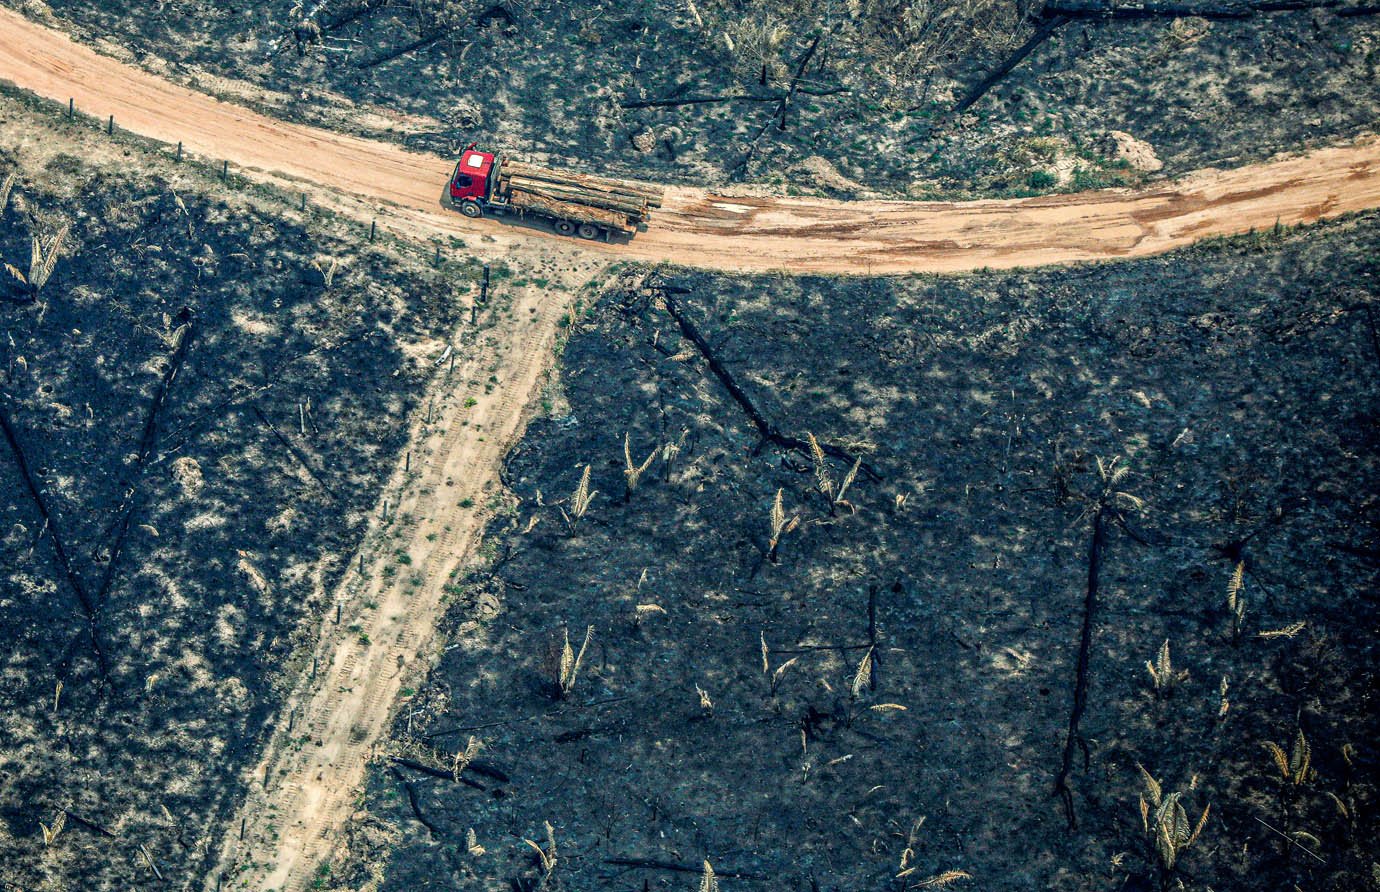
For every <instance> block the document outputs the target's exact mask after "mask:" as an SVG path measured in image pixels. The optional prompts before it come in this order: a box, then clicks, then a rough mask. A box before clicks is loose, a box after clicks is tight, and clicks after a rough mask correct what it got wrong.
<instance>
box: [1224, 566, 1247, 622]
mask: <svg viewBox="0 0 1380 892" xmlns="http://www.w3.org/2000/svg"><path fill="white" fill-rule="evenodd" d="M1245 589H1246V562H1245V561H1237V562H1236V569H1235V570H1233V571H1232V574H1231V579H1230V580H1228V581H1227V613H1229V614H1230V615H1231V632H1232V635H1240V634H1241V624H1242V621H1243V620H1244V619H1245V618H1246V590H1245Z"/></svg>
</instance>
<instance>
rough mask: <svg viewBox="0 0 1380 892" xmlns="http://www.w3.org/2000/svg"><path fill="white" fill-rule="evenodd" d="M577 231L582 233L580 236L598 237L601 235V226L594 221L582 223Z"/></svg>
mask: <svg viewBox="0 0 1380 892" xmlns="http://www.w3.org/2000/svg"><path fill="white" fill-rule="evenodd" d="M575 231H576V232H578V233H579V234H580V238H584V239H596V238H598V237H599V227H598V226H595V225H594V224H593V223H581V224H580V225H579V227H578V228H577V229H576V230H575Z"/></svg>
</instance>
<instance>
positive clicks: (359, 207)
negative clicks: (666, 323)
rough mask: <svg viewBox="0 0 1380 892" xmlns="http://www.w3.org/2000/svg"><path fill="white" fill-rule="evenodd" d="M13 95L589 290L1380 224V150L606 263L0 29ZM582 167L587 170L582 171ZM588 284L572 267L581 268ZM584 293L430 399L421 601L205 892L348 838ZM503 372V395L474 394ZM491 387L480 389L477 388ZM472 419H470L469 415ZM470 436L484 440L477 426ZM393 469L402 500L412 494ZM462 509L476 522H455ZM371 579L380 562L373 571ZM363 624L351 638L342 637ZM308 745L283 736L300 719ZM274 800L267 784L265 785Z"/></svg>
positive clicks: (695, 222) (818, 213)
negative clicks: (23, 93)
mask: <svg viewBox="0 0 1380 892" xmlns="http://www.w3.org/2000/svg"><path fill="white" fill-rule="evenodd" d="M0 79H3V80H8V81H11V82H13V83H14V84H16V85H17V86H19V87H21V88H24V89H28V90H32V91H33V92H35V93H36V94H38V95H41V96H44V97H47V98H49V99H53V100H56V101H58V102H62V103H65V102H66V101H67V99H68V98H69V97H71V98H73V99H75V101H76V104H77V106H78V108H79V109H80V110H82V111H83V112H84V113H86V114H90V115H95V116H99V117H101V118H105V117H106V116H108V115H114V116H115V119H116V123H117V124H118V126H120V127H121V128H123V129H126V130H130V131H133V132H136V133H139V134H142V135H144V136H148V137H152V138H155V139H158V140H162V141H164V142H167V143H177V142H179V141H181V142H182V143H183V144H184V146H185V148H186V150H187V151H188V152H189V153H192V154H193V155H197V156H200V157H202V158H205V159H209V160H216V161H219V160H220V159H227V160H229V161H230V163H231V164H232V165H233V166H234V167H235V168H236V170H237V172H239V173H241V174H246V175H250V176H253V177H256V178H259V179H262V180H265V181H269V182H275V183H278V184H285V185H288V186H290V187H291V188H293V189H297V190H301V191H305V192H309V193H310V194H311V195H312V196H313V198H314V200H316V201H318V202H319V203H322V204H326V205H329V206H331V207H333V208H335V209H337V210H341V211H343V212H345V213H348V214H351V215H353V216H355V217H357V218H359V219H361V220H364V221H367V220H370V219H373V218H375V217H377V218H378V219H379V221H380V224H381V225H383V226H384V227H385V228H388V229H392V230H394V231H396V232H399V233H403V234H407V235H410V236H412V237H427V236H433V235H435V234H438V233H445V234H454V235H458V236H460V237H462V238H465V239H466V240H467V242H469V243H471V244H473V243H476V242H480V241H481V239H480V238H478V237H480V236H482V237H484V240H483V244H482V245H480V246H477V247H478V248H479V250H481V251H482V252H484V253H486V254H494V255H496V256H497V255H505V256H509V257H514V258H516V257H518V256H521V255H522V252H524V251H528V252H529V254H528V256H534V254H535V253H536V252H538V251H540V252H543V253H548V254H549V253H550V252H551V251H552V250H553V249H558V250H559V251H561V252H562V253H566V252H574V251H576V250H581V249H583V250H584V252H586V253H585V259H584V261H583V262H582V263H581V264H575V265H577V266H583V268H582V269H579V270H578V271H577V272H575V273H573V274H572V275H571V276H570V277H569V278H570V280H569V281H567V282H566V283H565V284H566V285H567V286H568V287H575V286H577V285H578V284H579V282H580V281H582V280H586V279H587V278H588V277H589V276H590V275H592V274H593V273H594V272H595V269H596V267H597V266H598V265H599V264H601V263H602V262H605V261H609V260H614V259H629V260H645V261H668V262H672V263H678V264H684V265H687V266H695V267H704V268H711V269H718V270H725V271H745V272H750V271H773V270H786V271H790V272H825V273H856V274H866V273H876V274H883V273H905V272H956V271H963V270H970V269H976V268H980V267H992V268H1000V267H1011V266H1034V265H1039V264H1048V263H1060V262H1073V261H1089V260H1102V259H1111V258H1119V257H1136V256H1144V255H1148V254H1154V253H1158V252H1162V251H1166V250H1169V249H1172V248H1175V247H1178V246H1182V245H1186V244H1189V243H1191V242H1193V241H1195V240H1197V239H1199V238H1202V237H1204V236H1210V235H1227V234H1234V233H1241V232H1245V231H1247V230H1249V229H1252V228H1256V229H1263V228H1267V227H1270V226H1273V225H1274V224H1275V223H1276V222H1277V221H1278V222H1280V223H1283V224H1293V223H1298V222H1313V221H1316V220H1319V219H1322V218H1325V217H1331V216H1336V215H1339V214H1342V213H1346V212H1351V211H1357V210H1362V209H1367V208H1371V207H1375V206H1380V171H1377V169H1376V165H1377V162H1380V141H1377V140H1375V139H1373V138H1372V139H1367V140H1363V141H1360V142H1358V143H1356V144H1354V145H1351V146H1345V147H1338V148H1331V149H1324V150H1320V151H1317V152H1314V153H1311V154H1309V155H1306V156H1302V157H1298V158H1292V159H1286V160H1281V161H1276V162H1272V163H1269V164H1260V165H1255V166H1250V167H1244V168H1240V169H1237V170H1233V171H1225V172H1222V171H1203V172H1199V173H1197V174H1194V175H1192V176H1190V177H1188V178H1185V179H1183V180H1180V181H1178V182H1176V183H1174V184H1170V185H1165V186H1164V187H1162V188H1159V189H1155V190H1150V191H1146V192H1139V193H1130V192H1101V193H1090V194H1081V195H1060V196H1050V197H1044V198H1036V199H1027V200H1018V201H977V202H965V203H910V202H876V201H872V202H835V201H827V200H822V199H812V198H800V199H791V198H777V197H761V196H742V195H736V196H726V195H715V194H713V193H710V192H707V191H705V190H698V189H687V188H672V189H670V190H669V191H668V193H667V199H666V202H665V206H664V207H663V208H662V209H661V210H660V211H659V212H657V213H656V215H655V216H654V218H653V221H652V224H651V226H650V228H649V229H648V230H647V231H646V232H643V233H641V234H639V235H638V236H637V237H636V238H635V239H634V240H633V241H632V242H631V243H629V244H619V245H600V244H595V243H588V244H586V243H578V242H571V241H568V240H562V241H561V242H560V243H558V244H554V245H553V243H552V241H551V240H552V239H557V238H559V237H558V236H554V235H550V234H546V233H543V232H541V231H537V230H533V229H529V228H525V227H518V226H512V225H507V224H504V223H502V222H498V221H493V220H480V221H471V220H467V219H465V218H463V217H461V216H460V215H458V214H456V213H454V212H453V211H451V210H448V209H446V208H444V207H443V206H442V205H441V192H442V188H443V185H444V183H445V181H446V178H447V175H448V174H449V171H450V168H451V165H452V163H453V162H451V161H449V160H447V159H445V158H441V157H438V156H435V155H425V154H418V153H414V152H409V151H407V150H405V149H402V148H400V147H397V146H394V145H391V144H387V143H381V142H373V141H369V140H364V139H359V138H356V137H351V136H347V135H342V134H337V133H333V132H330V131H326V130H321V129H316V128H311V127H307V126H303V125H298V124H292V123H287V122H283V121H280V120H276V119H273V118H269V117H266V116H263V115H260V114H258V113H256V112H253V111H250V110H248V109H246V108H243V107H240V106H236V105H233V104H229V103H224V102H220V101H218V100H216V99H214V98H212V97H209V96H206V95H204V94H200V93H197V92H194V91H192V90H189V89H185V88H183V87H179V86H177V85H174V84H171V83H169V82H167V81H164V80H161V79H159V78H157V77H154V76H152V75H149V74H147V73H144V72H142V71H140V70H138V69H135V68H133V67H130V66H127V65H124V64H122V63H120V62H117V61H115V60H113V59H110V58H107V57H103V56H100V55H98V54H96V53H94V52H92V51H91V50H89V49H87V48H85V47H83V46H81V45H78V44H76V43H74V42H73V41H72V40H70V39H69V38H68V37H67V36H66V35H64V34H62V33H60V32H57V31H53V30H50V29H47V28H44V27H42V26H40V25H37V24H35V23H33V22H30V21H28V20H27V19H24V18H23V17H22V16H20V15H18V14H16V13H15V12H13V11H11V10H7V9H0ZM572 166H579V165H578V164H574V165H572ZM572 262H573V260H572ZM569 301H570V292H569V290H566V291H554V290H553V291H547V292H543V291H539V290H536V289H532V288H528V289H525V290H524V291H523V292H522V293H521V294H520V295H519V296H518V297H517V299H516V303H515V306H514V312H513V314H512V315H511V317H510V318H509V319H506V320H504V321H502V322H500V323H499V324H498V326H497V328H496V329H494V330H492V335H493V336H492V337H491V338H489V339H487V341H486V345H485V347H484V348H483V349H480V350H476V351H475V352H474V353H473V355H471V356H468V357H466V361H465V365H464V366H463V367H457V375H456V376H455V378H454V380H453V381H452V382H450V383H449V384H448V385H445V386H442V387H441V388H440V389H438V391H437V396H438V397H439V401H440V402H442V403H444V408H443V410H442V411H443V416H442V418H441V419H440V420H439V421H437V422H436V423H435V424H434V425H432V426H427V425H423V424H421V423H420V422H419V423H418V424H417V425H416V427H415V429H414V431H413V446H412V448H413V450H414V451H415V452H416V454H417V455H418V456H419V458H418V464H417V465H414V467H413V472H414V474H415V479H414V480H413V482H412V484H411V486H410V488H407V489H406V492H407V493H408V495H407V496H406V499H405V501H404V503H403V505H402V506H401V507H400V508H395V509H394V510H395V511H401V512H403V513H405V514H409V515H411V516H412V517H414V518H417V519H418V520H417V521H416V522H415V523H414V524H413V525H411V526H410V527H408V529H407V530H406V531H405V533H406V534H405V536H404V538H403V539H401V540H399V541H398V543H397V546H398V547H400V548H403V549H405V550H406V552H407V553H408V555H409V556H410V560H411V561H412V563H411V565H410V566H411V567H414V568H416V569H417V571H418V572H419V573H420V575H421V576H422V577H423V578H424V583H423V584H422V585H421V586H420V587H419V588H418V589H416V590H415V591H413V592H412V593H411V594H405V593H404V592H403V589H402V587H401V586H396V585H395V586H391V587H390V586H387V585H385V584H384V583H383V581H382V580H383V577H382V575H381V573H380V572H379V570H380V567H379V566H378V565H377V564H371V566H370V567H369V571H370V578H371V580H373V581H372V582H371V583H370V584H369V586H368V590H367V591H366V592H364V593H363V594H362V595H360V599H366V598H367V599H368V600H370V601H371V602H373V603H376V605H377V607H376V609H373V610H371V611H370V612H369V618H368V619H367V620H365V621H364V622H363V623H362V624H361V625H362V631H363V633H364V636H363V637H362V636H360V635H356V634H348V633H345V632H343V631H342V629H341V628H340V627H338V626H336V625H335V624H334V623H333V622H332V621H331V620H330V619H329V618H328V620H327V622H326V623H325V625H324V626H323V629H322V636H321V638H320V645H319V647H318V650H317V660H318V663H319V666H320V670H319V672H318V674H317V676H316V677H315V678H314V679H303V681H302V686H301V687H300V689H299V690H297V691H296V692H295V693H294V694H293V695H292V697H291V698H290V700H289V703H288V706H287V709H286V710H285V712H284V715H283V717H282V718H281V720H280V722H279V725H278V733H277V734H276V735H275V739H274V742H273V743H272V744H271V745H270V747H269V748H268V750H267V752H266V754H265V757H264V760H263V761H262V762H261V763H260V764H259V765H258V766H257V767H256V768H254V769H253V770H252V772H250V776H251V777H253V778H256V779H257V780H256V781H253V782H251V785H250V790H251V793H250V796H249V798H248V800H247V801H246V802H245V803H244V806H243V811H242V812H241V815H240V816H242V817H243V818H244V821H245V824H244V826H245V831H244V836H243V839H241V838H240V836H239V834H238V833H237V832H235V831H236V830H238V825H239V822H238V821H236V822H235V825H234V826H233V827H232V828H231V832H230V833H228V834H227V836H226V838H225V839H224V845H223V848H222V850H221V852H220V866H219V868H218V869H217V870H215V871H213V872H212V873H211V874H210V875H208V876H207V877H204V878H201V879H202V880H203V881H204V882H205V883H206V886H205V888H206V889H208V890H210V889H214V888H216V879H217V878H218V877H224V880H225V883H224V888H225V889H227V890H228V889H232V888H234V889H254V890H266V889H274V890H300V889H304V888H306V887H307V886H308V885H309V884H310V882H311V877H312V873H313V871H314V869H315V868H316V866H317V865H318V864H319V863H320V862H321V860H322V859H323V858H324V857H326V856H327V855H328V854H329V853H330V851H331V849H332V847H333V845H334V844H335V842H336V833H337V831H338V830H339V828H340V827H341V825H342V824H343V822H344V821H345V820H346V819H347V818H348V817H349V815H350V812H351V809H352V807H353V803H354V799H355V796H356V792H357V790H358V788H359V785H360V783H361V782H362V780H363V777H364V772H365V767H366V764H367V759H368V757H369V755H370V753H371V751H372V750H373V748H374V745H375V744H376V743H377V742H378V741H380V740H381V739H383V738H384V736H385V731H386V729H387V726H388V719H389V716H390V710H391V707H392V705H393V704H394V702H395V701H396V699H397V697H398V694H399V691H400V690H401V687H402V685H403V684H404V680H405V679H406V678H407V673H408V672H410V671H413V661H414V660H415V659H416V658H417V656H418V655H419V654H423V653H426V651H427V642H428V639H429V638H430V636H431V634H432V630H433V628H434V623H435V619H436V617H437V616H438V615H439V612H440V610H441V609H442V607H443V605H442V601H441V594H442V586H443V585H444V583H445V581H446V579H447V578H448V575H449V573H450V572H451V570H452V569H453V568H454V567H456V566H457V565H458V563H459V562H460V561H461V560H462V559H463V558H464V556H465V555H466V554H467V553H468V552H470V551H471V550H472V547H473V543H474V542H475V540H476V538H477V537H478V536H479V535H480V532H481V530H482V525H483V517H482V512H481V511H479V510H478V509H476V508H473V507H472V506H473V505H478V504H482V503H483V501H484V498H485V496H486V494H487V493H488V492H489V491H490V490H491V488H492V487H494V486H495V485H496V481H497V477H498V469H499V465H500V462H501V461H502V457H503V455H504V453H505V452H506V449H507V447H508V445H510V444H511V443H512V442H513V440H514V438H516V437H517V436H519V435H520V433H521V422H522V418H523V412H522V410H523V408H524V406H525V405H526V404H527V403H528V402H529V400H530V397H531V394H532V393H533V391H534V390H535V388H536V387H537V386H538V382H539V379H540V376H541V373H542V371H543V370H544V369H545V367H546V364H547V363H548V362H549V360H550V358H551V355H552V350H551V347H552V344H553V342H554V339H555V336H556V332H557V320H558V319H559V317H560V315H561V314H562V313H563V312H564V311H565V310H566V309H567V308H568V305H569ZM492 368H498V369H499V371H498V373H497V375H496V377H498V379H499V385H498V386H497V387H496V388H495V389H494V390H493V391H492V392H487V391H485V390H484V389H483V388H482V386H480V385H479V384H478V383H477V382H479V381H480V380H481V378H482V377H483V376H486V375H487V374H488V370H489V369H492ZM481 373H482V374H481ZM468 400H473V401H474V402H473V404H472V405H470V406H466V405H465V403H466V401H468ZM462 416H463V419H464V420H467V421H469V422H470V425H468V426H465V425H462V424H460V423H459V422H460V420H461V418H462ZM406 479H407V474H406V473H405V472H404V471H403V469H402V468H399V469H398V473H397V475H396V476H395V480H394V481H393V482H392V483H390V486H389V487H388V490H389V491H390V492H394V493H396V492H398V491H400V490H402V489H403V488H404V487H403V484H404V482H405V481H406ZM462 502H463V503H464V504H463V505H462ZM375 559H376V558H375ZM347 622H348V620H347ZM290 716H291V717H292V718H291V721H292V722H293V725H292V728H293V730H292V731H291V732H289V730H288V728H289V717H290ZM265 778H266V779H267V783H264V779H265Z"/></svg>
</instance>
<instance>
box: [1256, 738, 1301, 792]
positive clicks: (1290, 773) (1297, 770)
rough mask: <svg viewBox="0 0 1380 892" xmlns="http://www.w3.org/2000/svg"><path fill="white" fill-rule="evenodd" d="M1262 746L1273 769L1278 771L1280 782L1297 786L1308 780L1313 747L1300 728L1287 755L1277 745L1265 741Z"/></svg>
mask: <svg viewBox="0 0 1380 892" xmlns="http://www.w3.org/2000/svg"><path fill="white" fill-rule="evenodd" d="M1264 746H1265V749H1266V751H1268V752H1269V754H1270V758H1271V759H1272V760H1273V761H1274V763H1275V768H1277V769H1279V776H1280V779H1281V780H1285V781H1288V782H1290V783H1292V784H1294V785H1295V786H1298V785H1299V784H1301V783H1303V782H1304V781H1305V780H1307V779H1308V772H1309V769H1311V768H1312V765H1313V747H1312V746H1311V745H1309V743H1308V738H1307V737H1305V736H1304V735H1303V729H1302V728H1300V729H1299V731H1298V734H1297V735H1295V737H1294V745H1293V747H1292V748H1291V749H1290V750H1289V753H1288V755H1285V752H1284V748H1283V747H1281V746H1280V745H1279V744H1277V743H1272V742H1270V741H1268V740H1267V741H1265V744H1264Z"/></svg>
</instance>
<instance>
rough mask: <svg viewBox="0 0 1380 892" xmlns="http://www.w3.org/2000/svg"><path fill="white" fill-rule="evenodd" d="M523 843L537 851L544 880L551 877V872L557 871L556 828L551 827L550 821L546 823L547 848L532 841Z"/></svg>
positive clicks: (524, 840)
mask: <svg viewBox="0 0 1380 892" xmlns="http://www.w3.org/2000/svg"><path fill="white" fill-rule="evenodd" d="M522 841H523V842H525V843H527V844H528V845H529V846H531V847H532V848H533V850H535V851H536V853H537V860H538V863H540V864H541V872H542V878H543V880H544V879H545V878H546V877H548V876H550V875H551V872H552V871H553V870H555V869H556V828H554V827H552V826H551V822H550V821H547V822H546V845H545V847H543V846H540V845H537V844H536V843H535V842H533V841H532V840H530V839H525V838H524V839H523V840H522Z"/></svg>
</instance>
